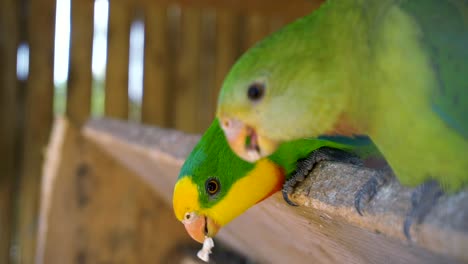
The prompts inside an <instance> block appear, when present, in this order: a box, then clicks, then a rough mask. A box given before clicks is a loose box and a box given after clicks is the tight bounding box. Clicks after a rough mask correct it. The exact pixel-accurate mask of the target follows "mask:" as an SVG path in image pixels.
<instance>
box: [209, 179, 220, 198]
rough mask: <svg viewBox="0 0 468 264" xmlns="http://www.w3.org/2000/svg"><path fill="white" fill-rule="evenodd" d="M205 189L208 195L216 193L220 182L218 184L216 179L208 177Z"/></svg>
mask: <svg viewBox="0 0 468 264" xmlns="http://www.w3.org/2000/svg"><path fill="white" fill-rule="evenodd" d="M205 189H206V192H207V193H208V194H209V195H215V194H217V193H218V192H219V189H220V184H219V181H218V179H215V178H210V179H208V180H207V181H206V183H205Z"/></svg>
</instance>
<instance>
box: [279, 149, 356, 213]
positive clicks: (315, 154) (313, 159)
mask: <svg viewBox="0 0 468 264" xmlns="http://www.w3.org/2000/svg"><path fill="white" fill-rule="evenodd" d="M320 161H338V162H345V163H351V164H354V165H362V160H361V159H360V158H359V157H357V156H355V155H353V154H351V153H348V152H346V151H343V150H339V149H334V148H329V147H322V148H319V149H316V150H314V151H312V152H311V153H310V154H309V156H308V157H307V158H305V159H301V160H299V161H298V162H297V166H296V170H295V171H294V172H293V173H292V174H291V176H290V178H289V180H287V181H286V182H285V183H284V185H283V190H282V193H283V198H284V200H285V201H286V202H287V203H288V204H289V205H292V206H297V204H296V203H294V202H293V201H291V200H290V199H289V196H290V195H291V194H292V192H293V191H294V187H295V186H296V184H297V183H299V182H302V181H303V180H304V179H305V177H306V176H307V175H308V174H309V173H310V172H311V171H312V170H313V168H314V166H315V165H316V164H317V163H318V162H320Z"/></svg>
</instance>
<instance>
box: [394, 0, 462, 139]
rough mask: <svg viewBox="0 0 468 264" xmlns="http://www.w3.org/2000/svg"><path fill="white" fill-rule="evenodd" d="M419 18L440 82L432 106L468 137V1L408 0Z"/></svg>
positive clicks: (406, 4) (404, 5)
mask: <svg viewBox="0 0 468 264" xmlns="http://www.w3.org/2000/svg"><path fill="white" fill-rule="evenodd" d="M400 7H401V8H402V9H403V10H404V11H406V12H408V13H409V14H411V15H412V16H413V18H414V19H415V20H416V21H417V23H418V25H419V26H420V28H421V30H422V31H423V41H422V42H423V43H424V45H425V48H426V50H427V52H428V54H430V57H431V62H432V64H433V68H434V70H435V72H436V74H437V80H438V84H437V86H436V89H434V90H433V94H432V98H431V99H432V106H433V107H432V109H433V111H435V112H436V113H437V114H438V115H439V116H440V117H441V118H442V119H443V120H444V121H445V122H446V124H447V125H448V126H449V127H451V128H452V129H454V130H456V131H457V132H458V133H460V134H461V135H462V136H463V137H465V138H468V1H466V0H432V1H428V0H419V1H414V0H413V1H405V2H402V4H401V6H400Z"/></svg>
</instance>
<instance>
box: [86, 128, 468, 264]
mask: <svg viewBox="0 0 468 264" xmlns="http://www.w3.org/2000/svg"><path fill="white" fill-rule="evenodd" d="M83 133H84V136H85V138H87V139H88V140H90V141H93V142H95V143H96V144H97V145H99V146H101V147H102V148H103V149H104V150H105V151H106V152H108V153H109V154H111V155H112V156H114V157H115V158H116V159H118V160H119V161H120V162H122V163H123V164H125V165H126V166H127V167H128V168H129V169H130V170H132V171H134V172H135V173H136V174H137V175H139V176H140V177H141V178H142V179H144V180H145V181H146V182H147V183H149V184H150V185H151V187H152V188H154V190H156V192H158V193H159V194H161V196H162V197H163V198H164V199H166V201H167V202H171V199H172V190H173V186H174V183H175V181H176V177H177V175H178V172H179V169H180V166H181V165H182V163H183V161H184V158H185V157H186V156H187V155H188V153H189V152H190V151H191V150H192V148H193V146H194V145H195V143H196V142H197V140H198V139H199V137H198V136H193V135H186V134H183V133H180V132H177V131H172V130H163V129H159V128H154V127H144V126H140V125H137V124H131V123H126V122H119V121H113V120H108V119H99V120H92V121H90V122H89V123H88V124H87V125H86V126H85V128H84V131H83ZM373 173H375V171H374V170H372V169H367V168H361V167H356V166H353V165H349V164H342V163H332V162H322V163H320V164H319V165H318V167H317V168H316V169H314V170H313V171H312V173H311V174H310V175H309V177H308V178H307V180H306V181H304V182H303V183H302V184H300V185H299V186H298V187H297V188H296V190H295V192H294V193H293V199H294V201H295V202H297V203H298V204H299V205H300V206H298V207H291V206H288V205H287V204H286V203H285V202H284V201H283V200H282V197H281V195H280V194H275V195H273V196H272V197H271V198H269V199H267V200H265V201H263V202H262V203H260V204H258V205H256V206H254V207H253V208H251V209H250V210H248V211H247V212H246V213H245V214H243V215H241V216H240V217H238V218H237V219H235V220H234V221H233V222H231V223H230V224H228V225H227V226H226V227H225V228H224V229H222V230H221V232H220V233H219V235H218V238H219V239H221V240H223V241H225V242H227V243H228V244H229V245H231V246H232V247H234V248H235V249H237V250H239V251H240V252H242V253H244V254H246V255H248V256H249V257H251V258H253V259H255V260H258V261H260V262H265V263H311V262H319V263H389V262H390V263H462V262H467V261H468V206H466V205H467V204H468V192H467V191H464V192H461V193H458V194H456V195H453V196H450V197H442V198H441V199H440V200H439V202H438V203H437V205H436V206H435V207H434V208H433V209H432V211H431V212H430V213H429V214H428V215H427V217H426V220H425V221H424V223H423V224H421V225H418V224H416V223H415V224H413V226H412V230H411V232H412V237H413V240H414V241H413V242H412V243H410V242H408V241H407V240H406V238H405V237H404V235H403V232H402V225H403V221H404V218H405V213H406V212H407V209H408V208H409V205H410V189H408V188H403V187H401V186H400V185H399V184H398V183H397V182H396V180H394V181H393V182H391V183H390V184H389V185H388V186H385V187H384V188H383V189H382V190H381V191H380V192H379V193H378V195H377V196H376V197H375V198H374V199H373V200H372V201H371V202H370V203H369V204H364V210H365V211H364V216H359V215H358V214H357V212H356V211H355V209H354V204H353V203H354V195H355V193H356V192H357V190H358V189H359V187H360V186H362V184H363V183H364V182H366V181H367V179H369V178H370V177H371V176H372V175H373ZM214 250H216V248H215V249H214Z"/></svg>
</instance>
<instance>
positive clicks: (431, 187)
mask: <svg viewBox="0 0 468 264" xmlns="http://www.w3.org/2000/svg"><path fill="white" fill-rule="evenodd" d="M442 195H443V191H442V189H441V188H440V186H439V184H438V183H437V182H436V181H429V182H426V183H423V184H421V185H419V186H418V187H416V188H415V189H414V191H413V192H412V193H411V209H410V211H409V212H408V214H407V215H406V218H405V222H404V224H403V233H405V236H406V239H408V241H411V234H410V228H411V225H412V224H413V221H415V220H416V223H418V224H420V223H422V221H423V220H424V218H425V217H426V215H427V214H428V213H429V212H430V211H431V209H432V207H433V206H434V204H436V203H437V200H438V199H439V198H440V197H441V196H442Z"/></svg>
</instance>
